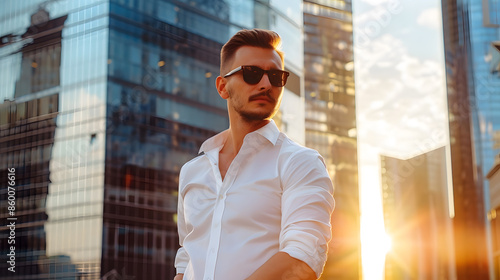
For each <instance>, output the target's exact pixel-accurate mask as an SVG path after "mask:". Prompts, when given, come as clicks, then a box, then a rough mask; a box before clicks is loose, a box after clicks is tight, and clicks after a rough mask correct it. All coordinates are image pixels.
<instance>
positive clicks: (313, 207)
mask: <svg viewBox="0 0 500 280" xmlns="http://www.w3.org/2000/svg"><path fill="white" fill-rule="evenodd" d="M281 177H282V179H281V181H282V187H283V196H282V202H281V207H282V209H281V211H282V220H281V225H282V227H281V233H280V251H282V252H286V253H288V254H289V255H290V256H291V257H293V258H296V259H299V260H301V261H303V262H305V263H306V264H307V265H309V267H310V268H311V269H312V270H313V271H314V272H315V273H316V276H317V277H318V278H319V276H320V275H321V273H322V272H323V267H324V265H325V262H326V258H327V251H328V242H329V241H330V239H331V222H330V220H331V214H332V212H333V209H334V206H335V201H334V199H333V184H332V181H331V179H330V176H329V175H328V172H327V170H326V166H325V163H324V161H323V158H322V157H321V156H320V155H319V153H317V152H316V151H314V150H310V149H306V150H302V151H299V152H296V153H294V154H292V155H291V156H290V157H289V159H288V160H287V162H286V163H285V165H284V167H283V169H282V175H281Z"/></svg>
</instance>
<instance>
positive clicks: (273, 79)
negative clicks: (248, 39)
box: [224, 65, 290, 87]
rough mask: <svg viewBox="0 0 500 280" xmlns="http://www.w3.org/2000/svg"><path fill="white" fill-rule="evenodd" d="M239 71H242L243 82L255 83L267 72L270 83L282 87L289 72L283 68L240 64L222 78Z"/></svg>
mask: <svg viewBox="0 0 500 280" xmlns="http://www.w3.org/2000/svg"><path fill="white" fill-rule="evenodd" d="M239 71H242V72H243V80H244V81H245V83H247V84H250V85H255V84H258V83H259V82H260V80H261V79H262V76H264V74H267V77H268V78H269V82H270V83H271V85H273V86H275V87H283V86H285V84H286V80H287V79H288V76H289V75H290V73H289V72H287V71H283V70H277V69H271V70H264V69H262V68H260V67H257V66H246V65H244V66H240V67H238V68H236V69H233V70H231V71H230V72H229V73H227V74H226V75H225V76H224V78H227V77H229V76H231V75H233V74H235V73H237V72H239Z"/></svg>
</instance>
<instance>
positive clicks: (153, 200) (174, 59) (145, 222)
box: [0, 0, 305, 280]
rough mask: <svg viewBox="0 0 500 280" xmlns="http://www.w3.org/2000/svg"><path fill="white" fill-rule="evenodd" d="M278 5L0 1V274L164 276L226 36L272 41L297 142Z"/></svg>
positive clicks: (286, 115)
mask: <svg viewBox="0 0 500 280" xmlns="http://www.w3.org/2000/svg"><path fill="white" fill-rule="evenodd" d="M280 4H282V3H280V2H279V1H222V0H211V1H196V0H195V1H191V0H190V1H187V0H141V1H139V0H88V1H73V0H57V1H56V0H47V1H43V0H30V1H16V0H8V1H4V2H2V9H0V39H1V40H0V73H1V75H0V102H1V103H0V134H1V137H0V172H1V173H0V175H1V176H2V177H3V178H7V174H8V170H9V168H15V170H16V171H15V172H16V210H15V213H14V214H15V215H14V216H13V217H16V218H17V221H16V242H17V243H16V244H18V245H19V246H16V272H15V273H13V272H9V271H8V270H7V268H6V267H5V269H4V266H5V265H8V264H7V263H6V261H5V258H6V255H7V254H8V253H9V250H10V248H9V247H8V244H6V243H4V242H2V243H1V245H0V251H1V252H0V253H1V255H2V256H3V257H1V258H0V259H1V260H2V261H1V263H2V264H1V265H2V266H1V270H0V278H2V279H16V280H17V279H100V278H102V279H172V278H173V276H174V274H175V270H174V267H173V260H174V257H175V254H176V251H177V248H178V236H177V229H176V210H177V208H176V204H177V195H178V193H177V183H178V172H179V170H180V167H181V166H182V165H183V164H184V163H185V162H186V161H188V160H189V159H191V158H192V157H194V156H196V155H197V154H198V148H199V147H200V145H201V143H202V142H203V141H204V140H205V139H206V138H208V137H210V136H211V135H214V134H215V133H217V132H219V131H222V130H224V129H226V128H227V126H228V118H227V113H226V103H225V101H224V100H222V99H221V98H220V97H219V96H218V94H217V91H216V89H215V78H216V77H217V76H218V74H219V52H220V48H221V46H222V44H223V43H224V42H225V41H226V40H227V39H229V38H230V36H232V35H233V34H234V33H235V32H237V31H238V30H240V29H242V28H253V27H261V28H268V29H273V30H275V31H277V32H278V33H279V34H280V35H281V36H282V38H283V41H284V42H283V50H284V51H285V53H286V65H287V66H286V69H287V70H288V71H290V72H291V73H292V74H291V76H290V78H289V83H288V84H287V87H286V88H285V93H284V94H285V96H284V101H283V104H282V109H281V111H280V114H279V120H278V122H279V124H280V126H281V128H282V129H283V131H285V132H286V133H287V134H288V135H289V136H291V137H292V138H293V139H295V140H297V141H298V142H300V143H304V142H305V136H304V135H305V133H304V113H303V111H304V104H303V101H302V100H303V85H302V83H301V81H303V46H302V45H303V43H302V41H303V38H302V36H301V35H297V34H302V33H301V30H302V10H301V2H299V1H294V2H287V11H286V13H284V12H282V8H281V6H280ZM285 100H286V101H285ZM297 112H298V113H297ZM292 124H293V125H292ZM8 195H9V194H8V189H7V187H4V186H2V187H1V188H0V208H2V209H7V206H8V204H7V203H8V199H7V198H8ZM8 217H9V216H8V214H7V213H6V212H5V211H1V212H0V219H2V221H6V219H7V218H8ZM9 234H10V233H9V229H8V228H2V229H0V239H1V240H5V238H6V237H8V236H9Z"/></svg>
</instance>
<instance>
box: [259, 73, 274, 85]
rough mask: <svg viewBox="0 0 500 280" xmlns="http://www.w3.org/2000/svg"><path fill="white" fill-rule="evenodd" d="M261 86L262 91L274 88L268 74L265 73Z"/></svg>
mask: <svg viewBox="0 0 500 280" xmlns="http://www.w3.org/2000/svg"><path fill="white" fill-rule="evenodd" d="M259 86H260V89H269V88H271V87H272V85H271V81H269V76H268V75H267V73H264V75H262V78H261V79H260V82H259Z"/></svg>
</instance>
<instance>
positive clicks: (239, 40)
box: [220, 28, 284, 75]
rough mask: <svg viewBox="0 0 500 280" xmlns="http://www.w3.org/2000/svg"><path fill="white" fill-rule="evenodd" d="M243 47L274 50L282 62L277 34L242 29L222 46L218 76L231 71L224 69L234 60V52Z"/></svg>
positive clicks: (268, 31) (269, 31) (262, 30)
mask: <svg viewBox="0 0 500 280" xmlns="http://www.w3.org/2000/svg"><path fill="white" fill-rule="evenodd" d="M243 46H251V47H259V48H264V49H272V50H275V51H276V52H277V53H278V55H279V56H280V58H281V62H284V53H283V52H282V51H281V50H280V47H281V38H280V36H279V35H278V33H276V32H274V31H271V30H265V29H257V28H255V29H251V30H248V29H243V30H240V31H238V32H237V33H236V34H234V35H233V37H231V39H229V41H227V43H226V44H224V46H222V49H221V52H220V74H221V75H224V74H225V72H227V71H230V70H231V69H225V68H226V67H227V65H228V64H229V63H230V61H231V60H232V59H233V58H234V55H235V53H236V51H237V50H238V49H239V48H241V47H243Z"/></svg>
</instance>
